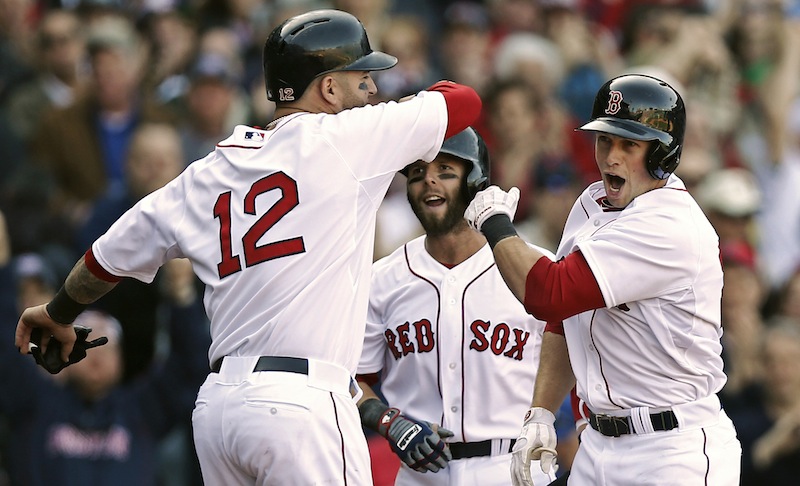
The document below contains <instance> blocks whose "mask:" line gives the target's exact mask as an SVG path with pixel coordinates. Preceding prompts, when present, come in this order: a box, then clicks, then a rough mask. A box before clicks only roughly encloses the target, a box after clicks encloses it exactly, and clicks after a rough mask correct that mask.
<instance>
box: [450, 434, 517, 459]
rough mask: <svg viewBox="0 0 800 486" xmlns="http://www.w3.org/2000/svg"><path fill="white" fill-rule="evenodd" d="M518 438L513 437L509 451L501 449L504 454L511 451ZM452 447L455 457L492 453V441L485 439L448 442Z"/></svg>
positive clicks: (464, 457)
mask: <svg viewBox="0 0 800 486" xmlns="http://www.w3.org/2000/svg"><path fill="white" fill-rule="evenodd" d="M516 441H517V439H511V444H510V445H509V446H508V450H507V451H501V452H502V453H503V454H505V453H508V452H511V448H512V447H514V442H516ZM447 446H448V447H449V448H450V453H451V454H452V455H453V459H466V458H468V457H482V456H491V455H492V441H491V440H483V441H480V442H452V443H449V444H447Z"/></svg>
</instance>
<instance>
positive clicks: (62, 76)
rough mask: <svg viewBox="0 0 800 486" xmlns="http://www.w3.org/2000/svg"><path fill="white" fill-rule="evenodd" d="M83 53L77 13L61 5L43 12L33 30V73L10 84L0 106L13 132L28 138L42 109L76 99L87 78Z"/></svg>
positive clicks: (79, 21) (67, 104) (82, 36)
mask: <svg viewBox="0 0 800 486" xmlns="http://www.w3.org/2000/svg"><path fill="white" fill-rule="evenodd" d="M85 56H86V39H85V30H84V26H83V23H82V21H81V18H80V17H79V16H78V14H76V13H75V12H74V11H71V10H61V9H56V10H51V11H48V12H46V13H45V14H44V17H43V18H42V20H41V21H40V22H39V24H38V27H37V32H36V43H35V54H34V57H33V60H34V62H36V68H37V72H36V76H35V77H33V78H32V79H30V80H29V81H27V82H25V83H20V84H17V85H14V86H12V87H10V88H9V92H8V95H7V96H6V97H5V99H4V101H3V106H2V107H0V110H2V111H3V112H5V114H6V117H7V119H8V121H9V124H10V125H11V129H12V130H13V132H14V134H15V135H17V136H18V137H20V138H21V139H22V140H25V141H29V139H30V138H31V136H32V135H33V130H34V127H35V126H36V123H37V122H38V120H39V119H40V118H41V116H42V114H43V113H44V112H45V111H47V110H48V109H51V108H65V107H67V106H69V105H70V104H71V103H72V102H73V101H74V100H75V97H76V95H77V94H78V93H79V92H80V88H81V87H82V84H83V83H84V82H85V80H86V66H85V61H86V59H85ZM36 138H37V139H38V137H36Z"/></svg>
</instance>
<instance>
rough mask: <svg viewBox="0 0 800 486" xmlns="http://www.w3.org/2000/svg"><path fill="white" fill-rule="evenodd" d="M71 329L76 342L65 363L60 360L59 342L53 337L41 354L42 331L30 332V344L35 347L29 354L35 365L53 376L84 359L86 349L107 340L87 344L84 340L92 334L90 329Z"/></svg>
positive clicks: (103, 337)
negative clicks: (73, 331)
mask: <svg viewBox="0 0 800 486" xmlns="http://www.w3.org/2000/svg"><path fill="white" fill-rule="evenodd" d="M73 328H74V329H75V335H76V336H77V340H76V341H75V346H74V347H73V348H72V352H71V353H70V355H69V361H66V362H65V361H64V360H63V359H61V341H59V340H57V339H56V338H55V337H51V338H50V342H49V343H48V344H47V351H45V352H44V353H42V347H41V343H42V329H41V328H39V327H37V328H34V329H33V331H31V343H33V344H35V345H36V346H35V347H31V354H32V355H33V359H35V360H36V364H38V365H40V366H41V367H42V368H44V369H46V370H47V371H49V372H50V373H52V374H54V375H55V374H56V373H58V372H59V371H61V370H63V369H64V368H66V367H67V366H69V365H71V364H74V363H77V362H78V361H80V360H82V359H83V358H85V357H86V350H87V349H91V348H95V347H97V346H102V345H103V344H106V343H107V342H108V338H107V337H105V336H102V337H99V338H97V339H95V340H93V341H89V342H87V341H86V338H87V337H88V336H89V333H90V332H92V329H91V328H89V327H85V326H73Z"/></svg>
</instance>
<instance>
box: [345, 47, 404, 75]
mask: <svg viewBox="0 0 800 486" xmlns="http://www.w3.org/2000/svg"><path fill="white" fill-rule="evenodd" d="M395 64H397V58H396V57H394V56H390V55H389V54H386V53H385V52H380V51H372V52H370V53H369V54H367V55H366V56H364V57H362V58H359V59H357V60H356V61H355V62H353V63H351V64H350V65H348V66H345V67H343V68H339V69H338V71H383V70H384V69H389V68H391V67H393V66H394V65H395Z"/></svg>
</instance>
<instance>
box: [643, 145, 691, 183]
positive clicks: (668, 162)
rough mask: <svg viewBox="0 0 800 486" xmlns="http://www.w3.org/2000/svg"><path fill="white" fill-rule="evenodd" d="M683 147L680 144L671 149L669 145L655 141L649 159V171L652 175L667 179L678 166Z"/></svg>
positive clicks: (659, 178) (656, 177) (655, 177)
mask: <svg viewBox="0 0 800 486" xmlns="http://www.w3.org/2000/svg"><path fill="white" fill-rule="evenodd" d="M682 148H683V147H682V146H680V145H678V146H675V147H673V148H672V150H669V146H666V145H664V144H662V143H660V142H655V143H654V144H653V150H652V151H651V152H650V156H649V157H648V159H647V171H648V172H649V173H650V176H652V177H653V179H658V180H664V179H667V178H668V177H669V175H670V174H672V173H673V172H675V169H677V168H678V164H679V163H680V157H681V149H682ZM668 150H669V151H668Z"/></svg>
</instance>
